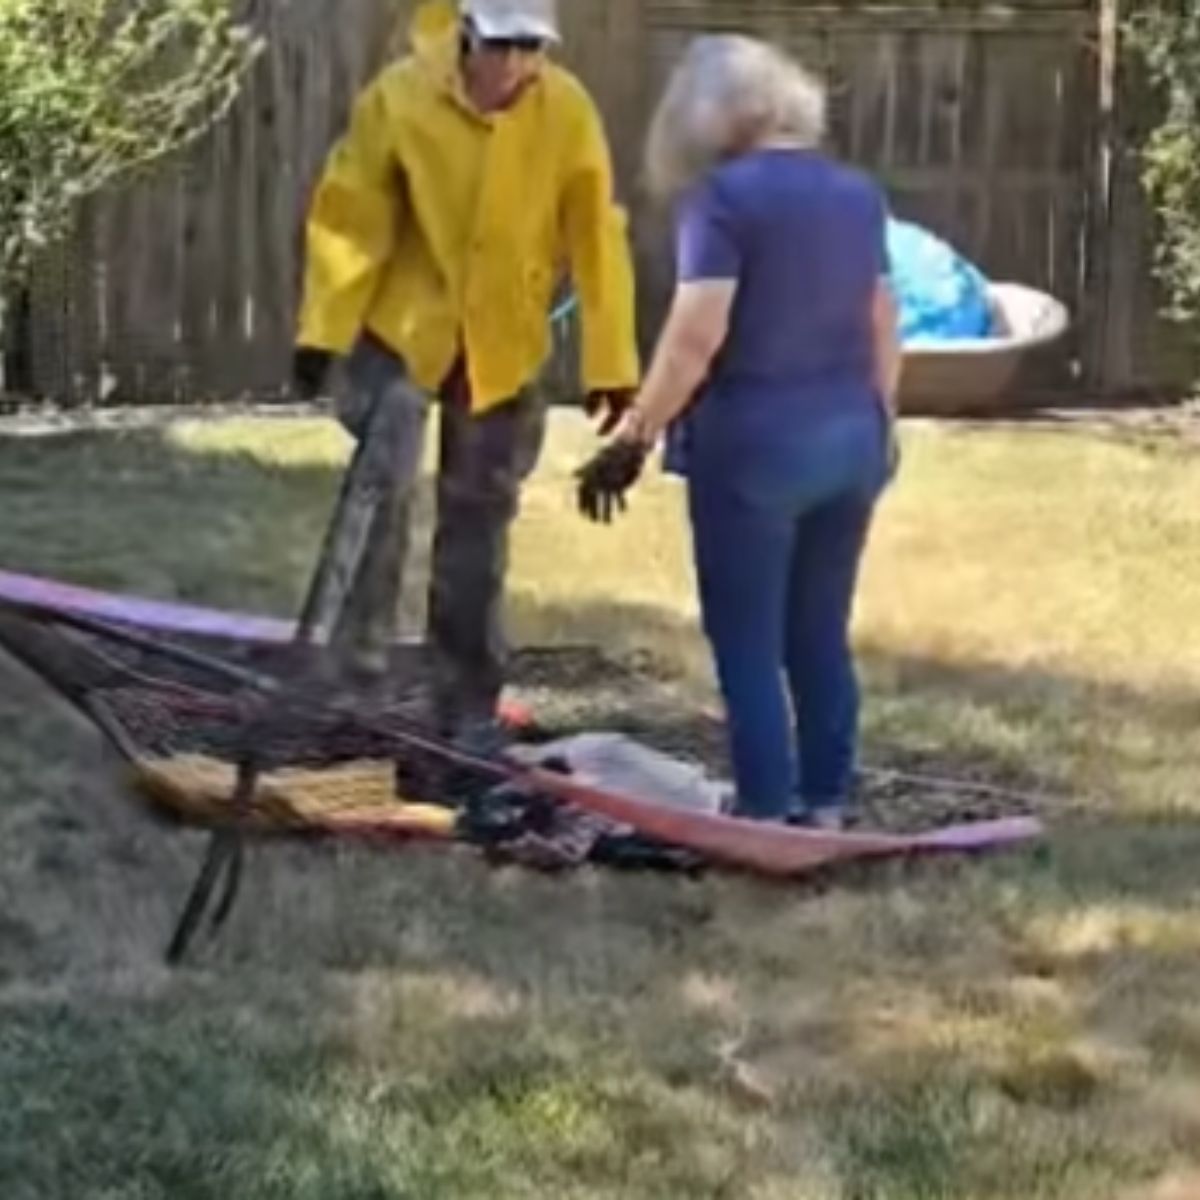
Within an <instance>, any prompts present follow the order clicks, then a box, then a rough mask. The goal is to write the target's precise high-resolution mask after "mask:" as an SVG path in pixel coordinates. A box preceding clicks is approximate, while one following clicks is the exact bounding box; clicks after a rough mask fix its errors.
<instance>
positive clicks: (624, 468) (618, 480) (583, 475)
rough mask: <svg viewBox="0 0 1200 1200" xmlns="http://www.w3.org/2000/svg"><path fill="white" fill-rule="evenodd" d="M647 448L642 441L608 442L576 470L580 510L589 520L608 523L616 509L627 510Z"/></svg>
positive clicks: (621, 439) (619, 510)
mask: <svg viewBox="0 0 1200 1200" xmlns="http://www.w3.org/2000/svg"><path fill="white" fill-rule="evenodd" d="M647 454H648V451H647V449H646V447H645V446H643V445H642V444H641V443H640V442H635V441H631V440H630V439H628V438H618V439H617V440H616V441H614V442H609V443H608V445H607V446H605V447H604V448H603V449H602V450H600V451H598V452H597V453H596V454H595V455H594V456H593V457H592V458H591V459H590V460H589V461H588V462H587V463H585V464H584V465H583V466H582V467H581V468H580V469H579V470H578V471H576V472H575V478H576V479H577V480H578V481H579V491H578V503H579V511H580V512H581V513H582V514H583V515H584V516H585V517H587V519H588V520H589V521H596V522H598V523H601V524H605V525H607V524H609V523H610V522H611V521H612V518H613V513H614V512H624V511H625V493H626V492H627V491H629V489H630V488H631V487H633V485H634V484H635V483H637V481H638V477H639V476H640V475H641V473H642V468H643V467H644V466H645V465H646V455H647Z"/></svg>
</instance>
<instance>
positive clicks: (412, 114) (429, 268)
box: [297, 0, 639, 412]
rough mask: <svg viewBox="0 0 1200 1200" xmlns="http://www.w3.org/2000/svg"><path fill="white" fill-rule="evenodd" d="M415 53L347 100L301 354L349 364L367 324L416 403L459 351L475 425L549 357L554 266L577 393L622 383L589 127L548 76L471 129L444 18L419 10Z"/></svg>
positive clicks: (613, 215)
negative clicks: (401, 363) (565, 298)
mask: <svg viewBox="0 0 1200 1200" xmlns="http://www.w3.org/2000/svg"><path fill="white" fill-rule="evenodd" d="M411 35H412V39H413V45H414V54H413V55H412V56H411V57H410V58H407V59H405V60H404V61H402V62H399V63H396V64H395V65H393V66H391V67H389V68H387V69H386V70H384V71H383V73H382V74H381V75H380V76H379V77H378V78H377V79H375V81H374V82H373V83H371V84H370V85H369V86H368V87H367V89H366V90H365V91H364V92H363V93H362V95H361V96H360V97H359V99H358V101H357V102H356V105H355V108H354V113H353V117H352V119H351V123H350V127H349V130H348V132H347V133H346V134H345V136H344V137H343V139H342V140H341V141H340V142H339V143H338V145H336V146H335V147H334V149H333V151H332V153H331V155H330V158H329V161H328V163H327V165H326V167H325V172H324V176H323V178H322V179H321V181H320V183H319V184H318V187H317V191H316V195H315V197H314V200H313V204H312V208H311V212H310V214H309V221H308V256H307V264H306V277H305V289H304V302H303V306H302V310H301V314H300V328H299V331H298V337H297V340H298V342H299V344H300V345H303V346H311V347H314V348H317V349H322V350H330V351H333V352H335V353H339V354H340V353H345V352H347V351H348V350H349V349H350V348H351V346H352V345H353V343H354V341H355V340H356V339H357V337H358V335H359V333H360V332H361V330H362V329H363V328H364V327H365V328H367V329H369V330H370V331H371V333H373V334H374V335H375V336H376V337H377V338H379V339H380V340H381V341H382V342H384V343H385V344H386V345H388V346H390V347H391V348H392V349H394V350H395V351H396V353H397V354H399V355H400V356H401V357H402V358H403V359H404V360H405V362H406V364H407V366H408V369H409V371H410V373H411V375H412V377H413V379H414V380H415V381H416V383H417V384H418V385H419V386H420V387H422V388H424V389H426V390H428V391H430V392H432V391H434V390H436V389H437V388H438V386H439V385H440V384H441V383H442V382H443V380H444V379H445V378H446V376H447V375H448V373H449V371H450V369H451V367H452V365H453V363H454V361H455V359H456V358H457V356H458V355H459V354H460V353H462V352H464V351H465V354H466V359H467V365H468V369H469V372H470V381H471V393H472V403H473V406H474V408H475V410H476V411H477V412H482V411H485V410H487V409H489V408H492V407H494V406H495V405H497V404H499V403H501V402H503V401H505V400H508V399H511V398H512V397H513V396H515V395H516V394H517V393H518V392H519V391H520V390H521V389H522V388H523V387H525V386H526V385H527V384H529V383H530V382H531V381H532V380H533V378H534V377H535V376H536V374H537V373H538V371H539V370H540V369H541V367H542V365H543V364H544V363H545V361H546V359H547V357H548V355H549V353H550V348H551V343H550V330H549V311H550V305H551V303H552V300H553V296H554V292H555V289H556V286H557V284H558V283H559V281H560V279H561V278H562V276H563V275H564V274H565V273H566V271H567V270H568V269H569V271H570V274H571V276H572V279H573V281H574V285H575V290H576V293H577V295H578V297H579V302H580V312H581V316H582V321H583V348H582V349H583V354H582V358H583V362H582V373H583V380H582V382H583V386H584V388H585V389H586V390H589V391H590V390H600V389H606V388H623V387H633V386H635V385H636V383H637V381H638V373H639V366H638V358H637V348H636V342H635V335H634V312H633V307H634V284H633V269H632V265H631V262H630V254H629V244H628V238H627V233H626V222H625V215H624V213H623V211H622V210H621V209H619V208H618V207H617V206H616V204H615V202H614V198H613V195H614V193H613V173H612V166H611V162H610V158H609V152H608V146H607V143H606V141H605V137H604V130H603V127H602V125H601V121H600V117H599V114H598V113H597V111H596V109H595V107H594V105H593V104H592V101H591V100H590V98H589V97H588V95H587V93H586V92H585V91H584V89H583V87H582V86H581V85H580V84H579V83H578V82H577V81H576V80H575V79H574V77H572V76H571V75H570V74H568V73H567V72H566V71H564V70H562V69H561V68H559V67H557V66H554V65H553V64H550V63H546V64H545V65H544V68H543V70H542V72H541V74H540V76H539V77H538V79H537V80H536V81H535V82H534V83H533V84H532V85H531V86H530V87H529V88H528V89H527V90H526V91H525V92H524V93H523V95H522V96H521V97H520V99H519V100H518V101H517V102H516V104H515V105H514V106H513V107H512V108H511V109H509V110H507V111H505V112H503V113H499V114H496V115H494V116H482V115H480V114H479V112H477V111H476V110H475V109H474V108H473V107H472V106H471V104H470V103H469V101H468V100H467V99H466V96H465V94H464V91H463V87H462V80H461V74H460V71H459V47H460V42H459V19H458V14H457V9H456V6H455V5H454V4H453V3H450V2H448V0H432V2H431V3H427V4H425V5H423V6H422V8H421V9H420V10H419V11H418V13H417V15H416V18H415V19H414V22H413V26H412V30H411Z"/></svg>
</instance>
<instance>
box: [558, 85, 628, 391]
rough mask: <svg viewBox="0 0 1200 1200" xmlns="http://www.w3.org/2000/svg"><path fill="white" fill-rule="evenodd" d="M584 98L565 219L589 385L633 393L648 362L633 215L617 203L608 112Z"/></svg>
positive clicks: (574, 141)
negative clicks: (641, 343)
mask: <svg viewBox="0 0 1200 1200" xmlns="http://www.w3.org/2000/svg"><path fill="white" fill-rule="evenodd" d="M577 103H578V105H579V113H578V121H577V128H576V131H575V135H574V137H573V138H572V139H571V153H572V158H571V162H570V164H569V167H568V170H567V174H566V178H565V183H564V192H563V200H562V221H563V233H564V238H565V241H566V246H567V252H568V255H569V257H570V265H571V274H572V278H573V281H574V284H575V290H576V292H577V293H578V296H579V305H580V311H581V315H582V321H583V362H582V374H583V386H584V390H585V391H586V392H587V393H589V394H594V393H604V392H609V393H611V392H623V391H629V390H632V389H634V388H636V387H637V384H638V378H639V374H640V367H639V363H638V351H637V336H636V330H635V323H634V276H633V261H632V256H631V254H630V250H629V237H628V229H627V220H626V215H625V212H624V210H622V209H621V208H620V207H618V205H617V204H616V202H615V196H614V194H615V184H614V180H613V169H612V161H611V157H610V155H609V150H608V143H607V141H606V139H605V136H604V128H603V125H602V123H601V120H600V114H599V113H598V112H597V111H596V108H595V106H594V105H593V104H592V102H591V100H590V99H588V98H587V97H586V96H584V95H582V94H581V95H580V96H579V97H578V99H577Z"/></svg>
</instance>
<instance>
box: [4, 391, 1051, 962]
mask: <svg viewBox="0 0 1200 1200" xmlns="http://www.w3.org/2000/svg"><path fill="white" fill-rule="evenodd" d="M397 436H399V433H398V429H397V425H396V421H395V414H394V413H392V412H390V411H389V410H388V408H387V406H386V405H380V404H378V403H377V404H376V405H375V407H374V409H373V410H372V412H371V413H370V414H369V416H368V420H367V422H366V423H365V428H364V431H363V434H362V436H361V437H360V439H359V442H358V446H357V449H356V451H355V454H354V458H353V460H352V462H351V464H350V467H349V469H348V470H347V472H346V476H345V479H344V480H343V484H342V490H341V494H340V496H339V498H338V502H337V506H336V509H335V512H334V515H333V518H332V520H331V522H330V526H329V529H328V531H327V533H326V536H325V540H324V544H323V546H322V550H321V555H320V558H319V560H318V563H317V566H316V570H315V571H314V574H313V578H312V580H311V583H310V586H309V591H308V595H307V597H306V599H305V603H304V605H303V607H302V609H301V613H300V617H299V620H298V621H297V622H296V623H295V624H294V625H291V624H289V623H287V622H280V621H271V620H266V619H262V618H255V617H247V616H241V615H236V614H228V613H220V612H214V611H212V610H208V609H200V608H195V607H187V606H178V605H171V604H165V603H160V602H154V601H148V600H141V599H137V598H133V597H120V596H110V595H107V594H105V593H101V592H94V591H88V590H86V589H81V588H74V587H71V586H69V585H65V584H59V583H56V582H53V581H49V580H39V579H34V578H30V577H28V576H20V575H13V574H10V573H3V572H0V646H2V647H3V648H5V649H6V650H8V652H9V653H10V654H11V655H12V656H13V657H14V658H16V659H18V660H19V661H21V662H23V663H24V664H25V665H26V666H27V667H29V668H30V669H31V670H32V671H33V672H34V673H35V674H37V675H38V676H40V677H41V678H42V679H43V680H45V681H46V682H47V683H48V684H50V685H51V686H52V687H53V688H54V689H55V690H56V691H58V692H59V693H60V694H61V695H62V696H63V697H65V698H66V699H67V700H68V701H69V702H70V703H71V704H72V705H73V706H74V707H75V708H76V709H77V710H78V711H79V712H81V713H82V714H84V715H85V716H86V717H87V718H88V719H89V720H91V721H92V722H93V723H94V724H95V725H96V726H97V727H98V728H99V729H100V730H101V731H102V732H103V733H104V735H105V736H106V738H107V739H108V741H109V742H110V743H111V744H112V746H113V747H114V748H115V749H116V750H117V752H118V753H119V754H120V755H121V757H122V758H123V759H124V761H125V763H126V766H127V769H128V771H129V773H130V780H131V782H132V783H133V785H134V786H135V787H136V789H137V790H138V791H139V792H140V793H141V794H142V795H143V796H144V797H146V798H147V799H149V800H151V801H153V802H155V803H157V804H158V805H160V806H163V807H166V808H168V809H170V810H171V811H173V812H175V813H176V814H178V815H180V816H182V817H185V818H187V819H190V820H191V821H193V822H197V823H200V824H203V825H205V826H208V827H210V828H211V829H212V830H213V833H212V836H211V837H210V840H209V848H208V851H207V854H206V856H205V859H204V862H203V863H202V865H201V868H200V871H199V874H198V876H197V879H196V882H195V884H194V885H193V888H192V891H191V893H190V895H189V897H188V900H187V903H186V904H185V906H184V909H183V912H182V914H181V916H180V919H179V922H178V925H177V927H176V929H175V932H174V935H173V937H172V939H171V943H170V946H169V948H168V952H167V956H168V960H169V961H171V962H177V961H179V960H180V959H181V958H182V957H183V955H184V954H185V953H186V950H187V948H188V946H189V944H190V942H191V940H192V937H193V936H194V934H195V932H196V931H197V929H198V927H199V925H200V923H201V921H202V920H203V919H204V918H205V915H206V914H207V913H208V912H209V911H210V909H211V912H212V918H211V919H212V925H213V928H214V929H219V928H220V927H221V926H222V925H223V924H224V922H225V920H226V919H227V918H228V916H229V914H230V911H231V910H232V907H233V904H234V902H235V899H236V896H237V893H238V888H239V884H240V879H241V874H242V869H243V860H244V843H245V841H246V838H247V837H248V836H252V835H262V834H272V833H279V834H282V833H289V834H297V833H310V834H326V835H328V834H345V835H355V836H365V837H372V838H382V839H387V840H388V841H392V842H394V841H402V842H404V841H409V840H411V839H413V838H414V837H423V838H428V839H438V840H443V841H446V840H450V839H452V838H453V837H454V836H455V834H456V832H457V830H458V822H457V819H456V816H455V814H454V812H453V810H454V809H455V808H456V807H458V806H459V805H461V804H462V802H463V801H464V800H469V799H470V798H471V797H472V796H477V795H479V794H480V793H481V791H482V792H486V791H488V790H489V789H492V790H494V789H496V788H498V787H507V788H510V789H514V790H516V791H519V792H521V793H522V794H524V795H529V796H534V797H538V798H542V799H545V800H547V801H549V802H552V803H553V804H555V805H559V806H569V807H570V808H572V809H574V810H579V811H581V812H583V813H585V814H591V815H594V816H596V817H602V818H606V819H607V820H608V821H611V822H614V823H616V824H617V825H620V826H624V827H627V828H629V829H631V830H633V831H635V832H636V833H637V834H640V835H642V836H644V837H646V838H649V839H654V840H655V841H657V842H658V843H661V844H665V845H667V846H670V847H678V848H681V849H683V850H686V851H690V852H692V853H694V854H695V855H698V856H700V857H701V858H703V859H704V860H706V861H710V862H713V863H719V864H726V865H729V866H734V867H738V868H742V869H747V870H751V871H756V872H759V873H762V874H766V875H774V876H794V875H798V874H802V873H804V872H806V871H811V870H813V869H814V868H817V867H821V866H825V865H828V864H831V863H835V862H844V861H849V860H853V859H862V858H878V857H884V856H889V855H905V854H912V853H917V852H933V851H972V850H983V849H989V848H996V847H999V846H1004V845H1012V844H1015V843H1019V842H1024V841H1028V840H1030V839H1032V838H1036V837H1038V836H1040V833H1041V826H1040V824H1039V823H1038V822H1037V821H1036V820H1033V819H1031V818H1025V817H1015V818H1010V819H1006V820H1000V821H980V822H975V823H971V824H958V825H954V826H952V827H950V828H945V829H940V830H936V831H933V832H928V833H921V834H916V835H912V836H902V835H899V834H884V833H867V832H862V833H857V832H855V833H826V832H820V831H811V830H802V829H792V828H788V827H785V826H779V825H772V824H766V823H759V822H753V821H746V820H740V819H735V818H732V817H727V816H723V815H720V814H718V813H712V812H693V811H684V810H680V809H678V808H672V807H670V806H668V805H665V804H661V803H655V802H652V801H649V800H647V799H645V798H644V797H639V796H634V795H628V794H623V793H619V792H617V791H615V790H612V789H608V788H604V787H598V786H596V785H595V781H593V780H589V779H588V778H586V777H585V776H572V775H569V774H563V773H560V772H559V771H557V770H554V769H549V767H548V765H528V764H522V763H519V762H517V761H516V760H515V759H514V758H511V757H505V758H481V757H476V756H473V755H468V754H464V753H462V752H461V751H460V750H458V749H456V748H455V747H454V746H452V745H450V744H448V743H447V742H446V741H444V740H443V739H441V738H439V737H437V736H435V735H434V734H433V733H432V732H431V731H430V730H429V729H428V728H427V727H425V726H424V725H423V724H422V723H421V722H420V721H418V720H414V719H413V716H412V714H411V709H406V707H405V705H404V704H403V703H402V702H399V701H398V702H396V703H394V704H389V705H375V704H370V705H369V704H366V703H365V702H364V701H363V700H362V699H361V698H358V697H355V696H354V695H352V694H346V693H343V692H340V691H339V690H338V689H337V687H336V686H334V685H333V682H332V681H333V680H335V679H336V676H337V672H336V663H335V662H334V661H333V659H334V658H335V657H336V656H335V655H334V654H333V652H332V650H331V643H332V642H333V640H334V639H333V633H334V629H335V628H336V626H337V622H338V620H339V617H340V615H341V613H342V612H343V611H344V610H345V605H346V600H347V596H348V595H349V593H350V590H351V587H352V584H353V580H354V578H355V576H356V573H357V569H358V565H359V562H360V560H361V554H362V548H363V545H364V543H365V539H366V534H367V530H368V528H369V525H370V522H371V520H372V518H373V516H374V513H375V512H376V511H377V509H378V506H379V505H380V504H381V503H386V502H388V499H389V496H390V489H391V488H393V487H394V486H395V484H394V480H393V478H392V476H393V472H392V469H391V464H392V462H393V460H394V454H393V449H394V446H395V444H396V438H397ZM165 634H172V635H174V636H173V637H171V638H170V639H168V638H167V637H166V636H164V635H165ZM197 639H200V644H199V645H198V644H197ZM330 667H333V668H335V669H334V670H333V671H330V669H329V668H330ZM214 901H215V903H214Z"/></svg>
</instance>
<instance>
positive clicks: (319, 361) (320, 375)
mask: <svg viewBox="0 0 1200 1200" xmlns="http://www.w3.org/2000/svg"><path fill="white" fill-rule="evenodd" d="M333 359H334V356H333V354H332V353H331V352H330V351H328V350H316V349H314V348H313V347H312V346H297V347H296V352H295V354H294V355H293V356H292V385H293V387H294V388H295V389H296V395H297V396H298V397H299V398H300V399H301V400H304V401H313V400H319V399H321V398H322V397H323V396H324V394H325V384H326V381H327V380H328V378H329V371H330V368H331V367H332V366H333Z"/></svg>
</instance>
